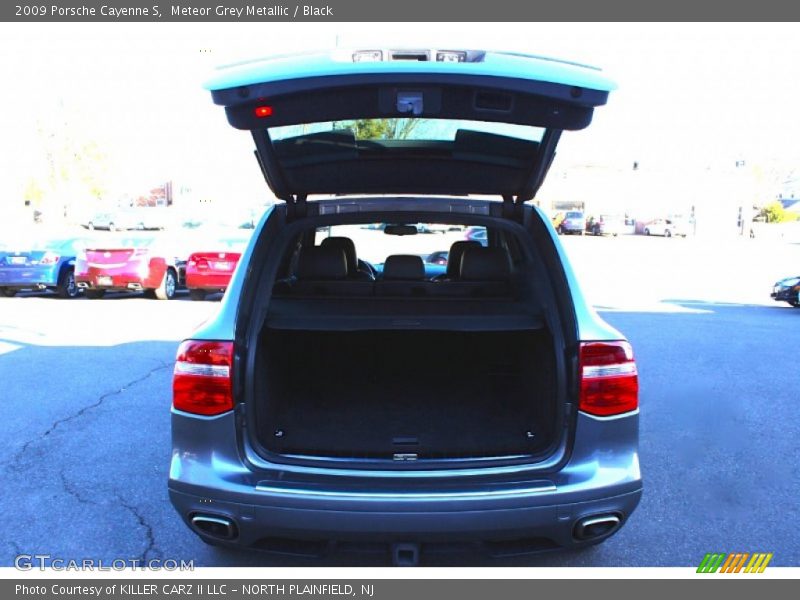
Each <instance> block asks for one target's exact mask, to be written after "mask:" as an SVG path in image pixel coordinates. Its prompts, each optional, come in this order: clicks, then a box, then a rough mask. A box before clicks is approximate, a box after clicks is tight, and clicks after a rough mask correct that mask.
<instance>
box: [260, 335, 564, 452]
mask: <svg viewBox="0 0 800 600" xmlns="http://www.w3.org/2000/svg"><path fill="white" fill-rule="evenodd" d="M555 364H556V363H555V359H554V345H553V341H552V338H551V336H550V334H549V333H548V331H547V329H546V328H544V327H540V328H532V329H522V330H510V331H453V330H424V331H423V330H402V329H393V330H376V329H367V330H330V331H320V330H318V329H314V330H299V329H279V328H274V327H265V328H264V329H263V330H262V333H261V335H260V338H259V347H258V352H257V354H256V364H255V384H256V385H255V393H256V395H255V397H256V406H255V413H256V426H257V437H258V441H259V442H260V445H261V446H262V448H263V449H265V450H266V451H268V452H270V453H274V454H280V455H293V456H306V457H315V458H318V457H330V458H351V459H353V458H355V459H359V458H361V459H387V460H395V461H397V460H413V461H419V460H425V459H463V458H491V457H497V458H500V457H515V456H525V457H530V456H541V455H542V453H544V452H546V451H547V449H548V447H549V446H551V444H552V442H553V440H554V434H555V431H556V429H557V428H556V418H557V411H556V410H555V408H556V387H557V386H556V381H557V374H556V367H555Z"/></svg>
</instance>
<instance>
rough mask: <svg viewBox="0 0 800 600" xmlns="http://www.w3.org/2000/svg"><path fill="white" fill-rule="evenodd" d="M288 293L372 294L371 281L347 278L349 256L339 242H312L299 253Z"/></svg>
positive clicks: (324, 294)
mask: <svg viewBox="0 0 800 600" xmlns="http://www.w3.org/2000/svg"><path fill="white" fill-rule="evenodd" d="M295 275H296V280H295V281H294V282H293V283H292V284H291V286H290V288H289V293H291V294H293V295H301V296H305V295H308V296H370V295H372V282H371V281H354V280H352V279H348V278H347V256H346V255H345V251H344V250H343V249H342V248H341V247H339V246H337V245H332V244H331V245H327V246H311V247H309V248H306V249H304V250H303V251H302V252H301V253H300V257H299V258H298V261H297V271H296V274H295Z"/></svg>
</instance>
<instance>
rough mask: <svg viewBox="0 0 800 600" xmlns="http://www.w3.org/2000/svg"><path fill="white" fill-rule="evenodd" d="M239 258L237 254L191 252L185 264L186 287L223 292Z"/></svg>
mask: <svg viewBox="0 0 800 600" xmlns="http://www.w3.org/2000/svg"><path fill="white" fill-rule="evenodd" d="M240 256H241V254H240V253H239V252H193V253H192V254H190V255H189V259H188V260H187V262H186V287H187V288H189V289H190V290H193V289H201V290H219V291H223V290H225V288H227V287H228V284H229V283H230V280H231V277H232V276H233V272H234V270H235V269H236V265H237V264H238V263H239V257H240Z"/></svg>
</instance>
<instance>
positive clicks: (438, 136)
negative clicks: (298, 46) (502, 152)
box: [268, 118, 545, 142]
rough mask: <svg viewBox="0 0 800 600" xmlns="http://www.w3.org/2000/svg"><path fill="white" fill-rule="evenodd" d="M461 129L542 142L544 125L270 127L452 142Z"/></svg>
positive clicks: (276, 135) (450, 122) (283, 135)
mask: <svg viewBox="0 0 800 600" xmlns="http://www.w3.org/2000/svg"><path fill="white" fill-rule="evenodd" d="M460 130H467V131H480V132H484V133H494V134H497V135H505V136H508V137H514V138H519V139H521V140H528V141H533V142H539V141H541V139H542V136H543V135H544V131H545V130H544V129H542V128H541V127H530V126H527V125H515V124H510V123H494V122H489V121H466V120H457V119H413V118H411V119H357V120H345V121H325V122H320V123H306V124H303V125H288V126H284V127H272V128H269V129H268V131H269V136H270V138H271V139H272V140H273V141H275V140H282V139H287V138H293V137H298V136H303V135H308V134H312V133H323V132H329V131H352V132H353V134H354V136H355V139H356V140H430V141H443V142H452V141H454V140H455V139H456V133H457V132H458V131H460Z"/></svg>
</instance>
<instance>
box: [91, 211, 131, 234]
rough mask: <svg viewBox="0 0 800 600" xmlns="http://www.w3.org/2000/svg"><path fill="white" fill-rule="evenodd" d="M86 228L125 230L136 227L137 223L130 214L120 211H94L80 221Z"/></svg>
mask: <svg viewBox="0 0 800 600" xmlns="http://www.w3.org/2000/svg"><path fill="white" fill-rule="evenodd" d="M81 225H83V226H84V227H85V228H86V229H89V230H90V231H93V230H95V229H107V230H109V231H125V230H127V229H136V226H137V223H136V222H135V221H134V218H133V217H132V216H131V215H130V214H126V213H124V212H121V211H101V212H96V213H94V214H93V215H91V216H90V217H88V218H87V219H86V220H84V221H83V223H81Z"/></svg>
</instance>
